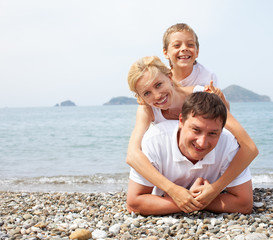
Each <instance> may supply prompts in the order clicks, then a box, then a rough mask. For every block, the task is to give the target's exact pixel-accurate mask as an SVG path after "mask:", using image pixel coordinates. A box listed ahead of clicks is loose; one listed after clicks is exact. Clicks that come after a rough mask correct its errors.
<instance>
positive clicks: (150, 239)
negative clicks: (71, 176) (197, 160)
mask: <svg viewBox="0 0 273 240" xmlns="http://www.w3.org/2000/svg"><path fill="white" fill-rule="evenodd" d="M0 199H1V201H0V209H1V210H0V239H1V240H2V239H3V240H6V239H23V240H24V239H28V240H29V239H33V240H38V239H53V240H61V239H62V240H63V239H64V240H69V239H79V240H83V239H84V240H85V239H105V240H108V239H114V240H115V239H121V240H129V239H130V240H131V239H140V240H163V239H168V240H170V239H191V240H194V239H203V240H216V239H222V240H241V239H242V240H260V239H273V212H272V211H273V189H263V188H256V189H254V205H253V211H252V213H251V214H249V215H244V214H239V213H222V214H214V213H211V212H207V211H200V212H197V211H196V212H193V213H189V214H186V213H177V214H172V215H167V216H147V217H143V216H141V215H140V214H138V213H128V212H127V210H126V192H115V193H58V192H54V193H53V192H52V193H38V192H36V193H35V192H31V193H28V192H0ZM76 233H77V234H80V233H81V234H82V235H76V237H75V235H74V234H76Z"/></svg>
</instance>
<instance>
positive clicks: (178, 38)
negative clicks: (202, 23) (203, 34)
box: [164, 31, 199, 68]
mask: <svg viewBox="0 0 273 240" xmlns="http://www.w3.org/2000/svg"><path fill="white" fill-rule="evenodd" d="M198 53H199V50H198V49H197V46H196V42H195V37H194V35H193V34H192V33H190V32H187V31H182V32H175V33H172V34H171V35H170V43H169V46H168V49H167V50H166V51H165V52H164V55H165V57H166V58H167V59H169V60H170V61H171V63H172V65H173V67H181V68H185V67H187V68H193V64H194V62H195V60H196V58H197V57H198Z"/></svg>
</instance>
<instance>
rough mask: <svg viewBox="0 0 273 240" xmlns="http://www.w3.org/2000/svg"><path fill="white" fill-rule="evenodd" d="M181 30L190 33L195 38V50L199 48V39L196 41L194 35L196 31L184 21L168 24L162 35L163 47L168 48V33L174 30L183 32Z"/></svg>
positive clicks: (196, 38)
mask: <svg viewBox="0 0 273 240" xmlns="http://www.w3.org/2000/svg"><path fill="white" fill-rule="evenodd" d="M183 31H187V32H190V33H192V35H193V36H194V38H195V44H196V47H197V50H198V49H199V41H198V37H197V35H196V33H195V32H194V31H193V29H192V28H191V27H190V26H189V25H187V24H186V23H177V24H175V25H172V26H170V27H169V28H168V29H167V30H166V32H165V33H164V35H163V49H165V50H166V51H167V50H168V46H169V44H170V35H171V34H173V33H176V32H183Z"/></svg>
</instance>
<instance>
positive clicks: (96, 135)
mask: <svg viewBox="0 0 273 240" xmlns="http://www.w3.org/2000/svg"><path fill="white" fill-rule="evenodd" d="M136 109H137V106H136V105H126V106H92V107H66V108H64V107H59V108H57V107H49V108H2V109H0V163H1V167H0V190H28V191H69V192H73V191H81V192H103V191H117V190H126V189H127V181H128V172H129V167H128V166H127V165H126V163H125V157H126V151H127V144H128V141H129V137H130V134H131V131H132V129H133V126H134V123H135V113H136ZM231 112H232V113H233V115H234V116H235V117H236V118H237V119H238V120H239V121H240V123H241V124H242V125H243V126H244V127H245V129H246V130H247V131H248V133H249V135H250V136H251V137H252V138H253V140H254V141H255V143H256V144H257V146H258V148H259V151H260V154H259V156H258V157H257V158H256V159H255V160H254V162H253V163H252V164H251V171H252V175H253V179H254V185H255V186H257V187H268V186H269V187H273V166H272V163H273V160H272V155H273V148H272V147H271V140H272V136H273V129H272V122H273V103H271V102H270V103H232V104H231Z"/></svg>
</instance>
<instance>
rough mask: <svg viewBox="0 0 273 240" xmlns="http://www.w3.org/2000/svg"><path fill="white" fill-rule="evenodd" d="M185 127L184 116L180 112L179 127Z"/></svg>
mask: <svg viewBox="0 0 273 240" xmlns="http://www.w3.org/2000/svg"><path fill="white" fill-rule="evenodd" d="M182 127H183V118H182V113H180V114H179V128H182Z"/></svg>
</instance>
